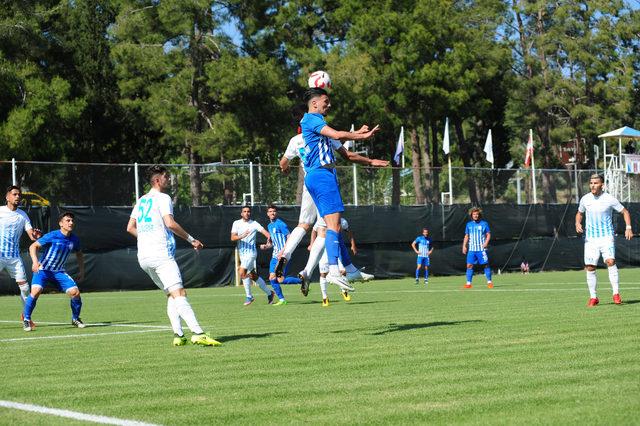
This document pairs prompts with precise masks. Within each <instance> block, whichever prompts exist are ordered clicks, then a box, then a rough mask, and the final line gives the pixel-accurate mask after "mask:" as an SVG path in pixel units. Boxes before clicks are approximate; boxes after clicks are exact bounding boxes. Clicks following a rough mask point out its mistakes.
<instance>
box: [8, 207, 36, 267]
mask: <svg viewBox="0 0 640 426" xmlns="http://www.w3.org/2000/svg"><path fill="white" fill-rule="evenodd" d="M29 229H31V221H30V220H29V216H27V214H26V213H25V212H23V211H22V210H11V209H10V208H9V207H7V206H2V207H0V257H7V258H16V257H20V235H22V231H28V230H29Z"/></svg>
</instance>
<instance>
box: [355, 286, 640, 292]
mask: <svg viewBox="0 0 640 426" xmlns="http://www.w3.org/2000/svg"><path fill="white" fill-rule="evenodd" d="M356 288H357V287H356ZM585 288H586V285H585V287H580V288H497V287H494V288H492V289H485V288H482V286H478V288H477V289H468V288H465V289H463V288H462V287H460V288H457V289H442V290H439V289H436V290H434V289H431V288H427V289H425V288H419V289H417V288H416V289H413V290H396V289H393V290H382V291H378V290H365V289H360V290H359V291H357V292H354V294H357V293H362V294H365V293H366V294H375V293H424V292H425V290H426V291H427V292H429V293H469V292H477V291H484V292H489V293H494V292H516V293H535V292H547V291H585ZM622 290H624V291H627V290H640V287H624V288H623V289H622Z"/></svg>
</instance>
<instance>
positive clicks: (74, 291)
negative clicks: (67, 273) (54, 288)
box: [67, 287, 80, 297]
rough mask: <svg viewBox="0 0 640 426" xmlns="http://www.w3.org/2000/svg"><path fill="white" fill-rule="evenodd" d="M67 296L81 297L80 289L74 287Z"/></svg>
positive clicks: (68, 291)
mask: <svg viewBox="0 0 640 426" xmlns="http://www.w3.org/2000/svg"><path fill="white" fill-rule="evenodd" d="M67 294H68V295H69V297H80V289H78V287H72V288H70V289H69V290H67Z"/></svg>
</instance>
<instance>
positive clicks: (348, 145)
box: [342, 124, 356, 150]
mask: <svg viewBox="0 0 640 426" xmlns="http://www.w3.org/2000/svg"><path fill="white" fill-rule="evenodd" d="M355 130H356V128H355V127H353V124H351V129H349V131H350V132H351V133H353V132H354V131H355ZM354 145H355V142H353V141H345V142H344V143H343V144H342V146H343V147H344V149H346V150H349V149H351V147H353V146H354Z"/></svg>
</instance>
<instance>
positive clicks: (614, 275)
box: [609, 265, 620, 294]
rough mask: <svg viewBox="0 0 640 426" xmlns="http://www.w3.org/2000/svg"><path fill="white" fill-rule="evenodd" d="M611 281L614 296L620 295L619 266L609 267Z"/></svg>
mask: <svg viewBox="0 0 640 426" xmlns="http://www.w3.org/2000/svg"><path fill="white" fill-rule="evenodd" d="M609 281H611V290H612V291H613V294H618V293H620V278H619V275H618V265H613V266H609Z"/></svg>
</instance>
